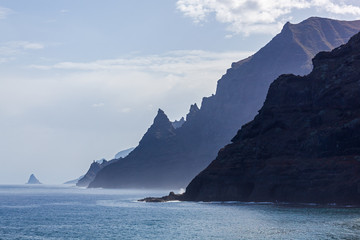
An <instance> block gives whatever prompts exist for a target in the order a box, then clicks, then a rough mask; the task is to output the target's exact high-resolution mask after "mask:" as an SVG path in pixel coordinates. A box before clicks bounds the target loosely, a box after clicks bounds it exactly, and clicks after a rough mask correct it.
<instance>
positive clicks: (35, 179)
mask: <svg viewBox="0 0 360 240" xmlns="http://www.w3.org/2000/svg"><path fill="white" fill-rule="evenodd" d="M26 184H41V182H40V181H39V180H38V179H37V178H36V177H35V175H34V174H31V175H30V177H29V180H28V181H27V183H26Z"/></svg>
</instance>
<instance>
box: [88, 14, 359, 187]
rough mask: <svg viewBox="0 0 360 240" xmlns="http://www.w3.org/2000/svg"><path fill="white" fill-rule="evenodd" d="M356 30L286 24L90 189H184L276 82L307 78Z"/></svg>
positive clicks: (318, 22)
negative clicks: (177, 123)
mask: <svg viewBox="0 0 360 240" xmlns="http://www.w3.org/2000/svg"><path fill="white" fill-rule="evenodd" d="M359 30H360V21H351V22H348V21H337V20H331V19H323V18H309V19H307V20H305V21H303V22H301V23H299V24H291V23H287V24H285V26H284V27H283V29H282V31H281V32H280V33H279V34H278V35H277V36H275V37H274V38H273V39H272V40H271V41H270V42H269V43H268V44H267V45H266V46H265V47H263V48H262V49H260V50H259V51H258V52H257V53H255V54H254V55H253V56H251V57H249V58H247V59H244V60H242V61H239V62H237V63H233V64H232V67H231V68H230V69H228V70H227V72H226V74H225V75H224V76H222V78H221V79H220V80H219V81H218V85H217V90H216V94H215V95H213V96H211V97H208V98H204V99H203V101H202V104H201V108H200V109H199V108H198V107H197V106H196V105H193V106H191V108H190V111H189V114H188V115H187V117H186V121H185V123H183V125H182V126H181V127H179V128H176V129H175V128H174V127H173V126H171V123H170V122H169V121H168V120H164V124H163V125H162V126H158V127H159V129H158V130H159V135H158V137H154V134H153V133H154V132H153V133H152V134H148V133H146V134H145V136H144V138H143V139H142V140H141V141H140V144H139V146H138V147H137V148H135V149H134V151H133V152H132V153H131V154H129V156H127V157H126V158H124V159H123V160H122V161H119V162H116V163H114V164H110V165H108V166H107V167H105V168H103V169H101V170H100V171H99V174H98V175H97V176H96V178H95V179H94V181H93V183H92V184H91V185H90V186H91V187H105V188H106V187H111V188H113V187H115V188H124V187H135V188H138V187H141V188H143V187H148V188H162V187H166V188H169V187H170V188H180V187H185V186H186V185H187V184H188V183H189V182H190V180H191V179H192V178H194V177H195V176H196V174H198V173H199V172H200V171H201V170H203V169H204V168H205V167H206V166H208V165H209V163H210V162H211V160H212V159H214V158H215V157H216V155H217V152H218V150H219V149H220V148H221V147H223V146H224V145H226V144H228V143H230V140H231V138H232V137H233V136H234V134H235V133H236V132H237V130H238V129H240V127H241V126H242V125H243V124H244V123H246V122H248V121H250V120H252V119H253V117H254V116H255V115H256V113H257V110H258V109H260V107H261V106H262V104H263V102H264V100H265V96H266V93H267V91H268V88H269V85H270V83H271V82H272V81H273V80H274V79H275V78H277V77H278V76H279V75H281V74H283V73H294V74H299V75H305V74H308V73H309V72H310V71H311V68H312V64H311V59H312V58H313V57H314V55H315V54H316V53H317V52H319V51H323V50H331V49H333V48H334V47H337V46H340V45H341V44H343V43H345V42H347V41H348V39H349V38H350V37H351V36H352V35H354V34H355V33H357V32H358V31H359ZM166 118H167V117H166ZM160 128H163V129H162V130H160ZM150 129H152V127H151V128H150ZM150 129H149V131H150ZM155 132H156V131H155ZM147 136H152V137H150V138H148V137H147Z"/></svg>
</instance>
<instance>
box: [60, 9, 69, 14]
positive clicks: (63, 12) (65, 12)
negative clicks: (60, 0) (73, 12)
mask: <svg viewBox="0 0 360 240" xmlns="http://www.w3.org/2000/svg"><path fill="white" fill-rule="evenodd" d="M69 12H70V11H69V10H68V9H61V10H60V13H61V14H67V13H69Z"/></svg>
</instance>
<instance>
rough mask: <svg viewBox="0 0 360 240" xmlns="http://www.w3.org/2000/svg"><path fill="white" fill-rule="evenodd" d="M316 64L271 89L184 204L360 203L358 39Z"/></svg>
mask: <svg viewBox="0 0 360 240" xmlns="http://www.w3.org/2000/svg"><path fill="white" fill-rule="evenodd" d="M313 63H314V70H313V71H312V72H311V73H310V74H309V75H307V76H304V77H301V76H295V75H282V76H280V77H279V78H278V79H277V80H275V81H274V82H273V83H272V84H271V87H270V89H269V92H268V94H267V97H266V101H265V103H264V105H263V107H262V108H261V110H260V111H259V114H258V115H257V116H256V117H255V119H254V120H253V121H251V122H250V123H248V124H246V125H244V126H243V127H242V128H241V130H239V132H238V133H237V135H236V136H235V137H234V138H233V139H232V143H231V144H229V145H227V146H226V147H225V148H223V149H221V150H220V151H219V153H218V156H217V158H216V159H215V160H214V161H213V162H212V163H211V164H210V165H209V166H208V167H207V168H206V169H205V170H204V171H202V172H201V173H200V174H199V175H198V176H196V177H195V178H194V179H193V180H192V181H191V183H190V184H189V185H188V187H187V189H186V193H185V194H184V196H182V198H183V199H186V200H194V201H229V200H231V201H233V200H236V201H260V202H262V201H273V202H276V201H278V202H314V203H339V204H360V34H357V35H355V36H354V37H353V38H351V40H350V41H349V43H348V44H346V45H343V46H341V47H339V48H337V49H335V50H333V51H332V52H321V53H319V54H317V55H316V57H315V58H314V59H313Z"/></svg>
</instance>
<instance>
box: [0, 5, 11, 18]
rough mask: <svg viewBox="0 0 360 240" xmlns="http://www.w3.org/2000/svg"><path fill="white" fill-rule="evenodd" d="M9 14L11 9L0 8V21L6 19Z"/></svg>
mask: <svg viewBox="0 0 360 240" xmlns="http://www.w3.org/2000/svg"><path fill="white" fill-rule="evenodd" d="M11 13H12V11H11V9H9V8H4V7H0V19H4V18H7V16H8V15H9V14H11Z"/></svg>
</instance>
